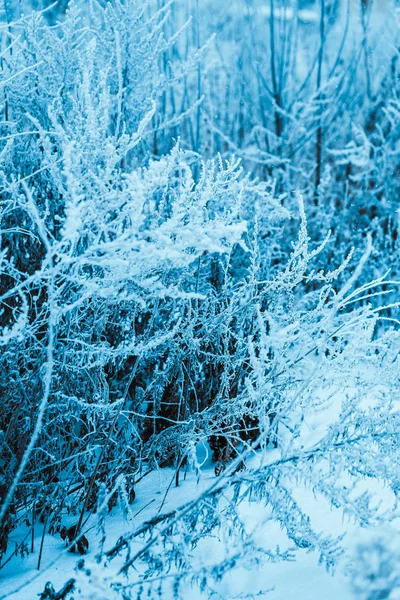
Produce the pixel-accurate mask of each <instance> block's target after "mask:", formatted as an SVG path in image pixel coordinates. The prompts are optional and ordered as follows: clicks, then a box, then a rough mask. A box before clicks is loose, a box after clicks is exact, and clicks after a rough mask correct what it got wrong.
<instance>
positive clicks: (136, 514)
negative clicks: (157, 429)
mask: <svg viewBox="0 0 400 600" xmlns="http://www.w3.org/2000/svg"><path fill="white" fill-rule="evenodd" d="M369 377H370V379H371V377H372V375H371V373H370V374H369ZM375 392H376V393H378V394H379V393H382V389H381V388H380V387H379V386H377V387H376V390H375ZM345 393H347V394H348V393H352V394H356V393H357V386H356V385H354V381H347V383H344V384H343V383H342V385H341V386H340V388H339V387H336V388H335V387H327V388H325V389H324V390H320V395H321V397H323V398H324V399H325V402H326V403H325V410H322V409H321V410H320V411H314V412H311V413H310V414H309V415H306V416H305V418H304V423H303V428H304V431H303V434H302V437H303V438H304V439H305V438H307V440H308V441H314V440H315V441H316V440H318V438H320V436H321V433H322V432H323V431H325V430H326V427H327V424H328V423H329V420H330V421H332V420H335V419H336V418H337V415H338V406H339V405H340V399H341V398H343V394H345ZM268 452H277V451H276V450H270V451H268ZM198 453H199V456H198V459H199V462H200V463H203V466H202V477H201V478H200V480H199V481H198V480H196V478H195V476H194V474H193V473H188V474H187V475H186V476H184V475H182V477H181V483H180V486H179V488H176V487H175V486H174V478H175V472H174V470H173V469H170V468H165V469H162V470H158V471H153V472H151V473H150V474H148V475H147V476H145V477H144V478H143V479H142V480H141V481H140V482H139V483H138V484H137V486H136V500H135V502H134V503H133V504H132V505H131V510H132V514H131V515H130V517H128V518H129V520H130V523H127V521H126V520H125V519H124V517H123V515H122V514H121V511H119V510H118V508H115V509H114V510H113V512H112V513H111V514H110V515H109V517H108V519H107V521H106V531H107V538H106V539H107V542H106V546H105V548H106V549H107V548H109V547H111V546H112V545H113V544H114V543H115V542H116V541H117V539H118V538H119V536H120V535H121V534H122V533H126V532H127V531H129V530H130V529H136V528H137V527H138V526H139V525H140V524H141V523H142V522H144V521H146V520H148V519H150V518H151V517H153V516H154V515H156V514H157V512H158V511H160V512H161V513H163V512H168V511H170V510H171V509H174V508H176V507H178V506H180V505H182V504H185V503H186V502H187V501H189V500H191V499H193V498H194V497H196V496H197V495H198V494H199V493H200V492H202V491H203V490H204V489H206V488H207V487H208V486H210V484H211V483H212V482H213V481H214V479H215V475H214V470H213V465H212V464H211V460H210V453H208V457H207V454H206V453H205V451H204V448H199V449H198ZM365 489H368V491H371V489H372V488H371V483H370V482H368V483H365ZM373 489H374V490H375V491H376V494H377V497H378V499H379V500H380V501H381V502H382V509H384V508H385V507H388V506H390V505H391V504H392V500H393V498H392V496H391V493H390V492H389V491H387V490H384V489H382V488H381V487H379V485H377V484H374V486H373ZM295 498H296V500H297V502H298V503H299V505H300V506H301V507H302V508H303V509H304V510H305V512H307V514H309V515H310V517H311V520H312V525H313V526H314V527H315V529H316V531H320V532H324V533H325V532H326V533H329V534H331V535H333V536H335V535H340V534H341V533H343V532H346V538H345V542H344V548H345V554H344V556H343V557H342V559H341V560H340V562H339V564H338V567H337V569H336V571H335V573H334V575H333V576H332V575H331V574H329V573H327V572H326V571H325V569H324V567H323V566H321V565H319V564H318V556H317V555H316V553H308V552H307V551H306V550H298V551H297V553H296V557H295V560H293V561H285V562H279V563H268V562H264V563H263V564H262V565H261V566H254V568H251V569H248V570H247V571H246V570H245V569H244V568H242V567H237V568H235V569H233V571H232V572H230V573H229V574H228V575H227V576H225V577H224V579H223V580H222V581H221V582H220V583H218V584H216V588H215V589H216V590H217V591H218V593H219V594H220V596H221V597H222V598H226V599H228V598H231V597H232V598H233V597H235V596H238V595H240V594H242V593H251V592H253V593H257V592H258V591H259V590H266V592H265V593H264V594H263V595H261V596H259V597H260V598H268V599H270V600H291V599H293V600H338V599H340V600H350V599H352V598H354V596H353V595H352V592H351V587H350V581H349V578H348V576H347V575H346V570H347V569H348V566H349V564H350V562H351V552H352V547H353V546H354V545H355V543H357V541H358V540H359V539H362V536H363V531H361V529H360V528H359V527H357V526H355V525H354V524H353V523H352V522H350V521H349V520H348V519H344V518H343V515H342V513H341V512H340V511H339V510H338V509H334V508H332V507H331V506H330V505H329V503H328V501H327V500H326V499H325V498H323V497H321V496H319V497H315V496H314V495H313V493H312V491H311V490H308V489H305V488H304V487H302V486H299V487H298V488H297V489H296V490H295ZM240 510H241V515H242V516H243V517H244V521H245V523H246V526H247V527H248V530H249V531H253V532H254V534H255V537H256V539H257V542H258V543H259V544H260V545H261V546H265V547H268V548H270V549H275V547H276V546H279V547H280V549H281V550H284V549H286V548H289V547H293V543H292V542H291V541H290V540H289V539H288V538H287V537H286V534H285V533H284V532H283V531H282V530H281V529H280V527H279V524H277V523H276V522H275V521H272V520H270V519H269V513H268V509H266V508H265V507H263V506H261V505H260V504H258V503H257V502H255V501H250V502H246V503H243V504H242V505H241V509H240ZM75 521H76V517H75V518H74V517H69V518H68V520H67V524H72V523H74V522H75ZM96 523H97V521H96V516H93V517H91V519H90V520H89V521H88V523H87V524H86V526H85V531H87V537H88V539H89V542H90V551H89V553H88V555H87V557H86V558H85V560H86V561H89V562H90V561H92V560H93V563H94V557H95V555H96V553H97V549H98V541H99V537H98V535H97V533H96ZM35 534H36V535H35V551H34V553H33V554H30V555H28V557H27V558H25V559H22V558H20V557H18V558H14V559H13V560H12V561H10V562H9V563H8V564H6V565H5V566H4V568H3V569H2V570H0V600H6V599H7V600H8V598H10V599H12V600H32V599H33V598H36V597H37V594H39V593H40V592H41V591H43V589H44V586H45V584H46V582H47V581H51V582H52V584H53V585H54V587H55V589H56V590H58V589H60V588H61V587H62V586H63V585H64V584H65V582H66V581H67V580H68V579H69V578H71V577H74V575H75V572H74V568H75V565H76V562H77V555H74V554H71V553H68V552H67V551H66V550H65V544H64V542H63V541H62V540H61V538H60V537H59V536H50V535H46V536H45V538H44V546H43V556H42V564H41V569H40V571H38V570H37V560H38V554H39V548H40V542H41V535H42V529H41V528H40V527H39V526H38V527H37V529H36V532H35ZM21 535H22V533H21V532H18V531H17V532H15V534H14V535H13V536H12V539H11V540H10V549H12V541H16V540H17V539H21ZM218 535H221V537H223V533H222V534H217V535H216V536H214V537H212V538H207V539H206V540H203V541H202V542H201V543H200V544H199V546H198V548H197V550H196V553H195V561H197V565H199V566H200V565H201V564H210V563H213V562H217V561H218V560H220V559H221V558H222V557H223V555H224V551H223V548H224V541H225V543H226V542H228V544H229V540H223V539H218ZM121 560H122V558H121V559H115V560H113V561H112V562H111V563H110V566H109V567H107V572H108V571H110V572H109V574H110V575H111V574H112V573H115V572H116V571H117V570H118V568H119V566H120V565H121ZM97 568H98V567H97ZM187 593H188V597H190V599H191V600H201V599H204V598H205V595H204V594H201V593H200V592H199V591H197V590H196V591H194V590H188V592H187ZM107 600H108V597H107ZM110 600H111V599H110Z"/></svg>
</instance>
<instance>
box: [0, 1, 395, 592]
mask: <svg viewBox="0 0 400 600" xmlns="http://www.w3.org/2000/svg"><path fill="white" fill-rule="evenodd" d="M29 4H30V5H31V7H33V8H43V4H44V3H38V2H32V3H29V2H26V3H25V5H26V7H27V8H28V5H29ZM39 4H40V7H39ZM66 4H67V3H62V4H61V5H59V6H58V8H59V9H60V10H59V11H58V12H57V7H53V8H52V12H51V14H50V13H49V14H47V16H46V14H38V13H36V12H33V13H31V14H27V15H26V16H22V11H18V14H14V13H13V14H11V13H12V11H11V12H10V11H9V10H8V11H7V10H6V18H7V21H8V23H5V24H4V26H3V32H4V38H3V39H4V47H3V49H2V54H1V57H0V71H1V80H0V81H1V90H2V100H1V102H2V104H1V110H2V114H3V118H2V120H1V122H0V144H1V147H0V187H1V200H0V211H1V212H0V277H1V284H0V303H1V306H0V344H1V349H2V352H1V355H0V395H1V401H2V402H1V405H0V499H1V507H0V524H1V529H0V532H1V533H0V558H2V559H3V563H2V564H3V565H4V563H6V562H7V561H9V560H11V559H12V558H13V557H14V556H15V555H16V554H19V555H21V556H24V555H26V554H27V553H28V552H29V548H28V545H27V542H26V540H27V536H28V535H29V533H30V532H32V531H34V527H35V522H36V521H38V520H39V521H41V522H42V523H43V524H44V531H45V532H46V531H48V532H49V533H53V534H57V533H59V532H60V531H64V529H62V525H63V520H64V519H65V516H66V515H75V516H76V520H77V522H76V524H75V525H74V526H73V527H72V530H73V531H74V533H71V535H67V533H66V532H65V531H64V533H65V535H64V538H65V539H67V540H68V542H70V545H71V546H74V537H76V536H77V535H79V534H80V532H81V531H83V529H84V522H85V520H86V519H87V518H90V516H91V514H92V513H93V512H95V511H98V517H97V518H98V524H99V531H101V532H102V537H101V543H100V549H99V552H98V555H97V558H96V560H97V563H96V564H94V565H92V566H90V565H89V566H88V565H87V564H84V565H81V568H80V569H79V573H78V574H77V575H76V579H77V583H76V586H77V588H79V589H81V592H79V589H78V592H77V593H81V595H82V597H87V589H88V588H87V585H89V586H91V588H92V589H91V592H90V593H91V594H92V596H93V597H94V598H95V597H99V598H100V597H104V596H106V597H107V594H111V591H110V589H112V590H113V592H112V593H114V595H116V596H117V597H118V596H119V597H122V598H129V597H138V598H140V597H141V595H142V594H148V597H149V598H151V597H159V596H161V595H162V594H168V593H170V592H171V589H172V592H173V594H174V595H175V597H177V598H179V597H182V596H183V597H184V593H185V592H184V588H183V587H182V586H183V585H184V582H190V583H192V584H196V585H198V587H199V588H200V589H201V590H205V591H206V592H207V593H208V594H212V593H214V592H215V590H214V589H213V582H217V581H220V580H221V579H222V578H223V577H224V576H225V574H227V573H228V572H229V571H230V570H231V569H232V568H234V566H235V565H237V564H241V563H243V562H246V561H248V562H251V561H253V560H254V561H259V560H260V557H262V556H263V557H264V558H266V559H269V560H271V561H280V560H289V559H291V558H292V556H293V554H294V552H296V551H302V550H306V551H315V552H317V553H318V554H319V558H320V561H321V562H322V563H324V564H325V565H326V567H327V568H328V569H332V568H333V567H334V565H335V563H336V560H337V557H338V555H339V554H340V553H341V544H340V542H341V540H340V539H335V538H333V537H332V538H331V537H330V536H329V535H326V534H321V533H319V531H318V530H317V528H316V527H314V525H313V523H312V518H311V515H310V514H309V513H308V511H307V509H306V508H304V507H303V506H301V503H300V502H298V500H297V498H296V489H295V488H296V485H303V486H305V487H307V488H308V489H310V490H311V491H312V492H313V493H314V494H315V495H316V496H318V497H323V498H325V499H326V500H327V501H328V502H329V503H331V505H332V506H334V507H336V508H338V509H340V510H341V511H343V512H344V513H346V514H347V515H349V516H350V517H351V518H352V519H354V520H355V521H358V522H360V523H361V524H369V525H373V524H375V523H376V522H381V521H382V519H383V518H384V519H386V520H387V521H389V520H390V519H391V518H392V516H393V515H392V514H387V515H385V516H384V517H382V515H381V514H380V513H379V511H378V510H377V509H376V507H374V506H373V505H372V501H371V497H370V495H369V494H368V493H365V492H364V490H363V489H362V481H363V479H364V478H366V477H368V478H370V479H371V480H374V481H376V482H379V483H384V484H385V485H386V486H387V488H388V489H390V490H391V491H392V493H393V494H394V495H396V494H397V493H398V489H397V487H398V477H397V472H398V468H399V453H398V443H397V442H398V431H399V422H398V411H397V407H396V404H395V402H396V386H398V381H399V360H398V344H399V337H398V333H397V332H396V331H395V330H394V329H393V325H398V319H397V316H396V312H395V311H396V310H397V308H398V301H397V297H398V296H397V295H398V291H397V290H398V281H397V278H396V275H395V273H394V274H389V273H388V272H387V269H388V267H389V266H392V267H394V269H393V270H394V271H395V269H396V268H397V264H398V262H397V261H398V258H397V257H396V255H395V251H396V249H397V243H398V242H397V226H398V224H397V221H396V219H395V217H396V218H397V213H396V214H395V208H394V204H395V200H396V198H397V195H398V194H397V187H396V186H397V182H396V181H395V178H394V177H393V178H392V179H393V181H391V180H390V181H388V180H389V175H392V174H393V173H396V172H397V171H396V170H397V169H398V166H397V158H398V156H397V141H396V135H397V124H396V116H397V111H398V102H397V91H396V90H397V87H396V86H397V83H398V82H397V79H398V77H397V67H396V61H392V63H391V60H390V58H391V57H389V58H388V57H387V56H385V60H384V61H383V62H384V68H386V69H388V68H389V67H388V65H391V69H392V70H391V71H390V75H388V73H389V71H388V70H386V73H385V74H384V75H382V72H381V71H379V70H378V69H377V67H376V65H375V63H374V61H372V60H368V56H369V55H368V52H367V50H368V44H369V43H370V40H371V38H370V32H369V31H368V30H367V28H366V22H363V21H362V22H361V30H363V37H362V40H361V43H358V44H356V45H355V46H353V45H352V44H350V43H349V41H350V40H353V41H354V39H355V37H356V36H355V32H357V31H360V28H359V26H360V23H358V22H357V24H355V25H354V28H353V22H351V23H349V22H347V21H346V20H345V22H344V23H343V22H342V21H340V19H339V21H335V14H334V11H331V10H330V8H332V6H331V3H329V2H326V3H325V2H322V3H321V7H320V10H319V11H317V12H316V13H315V14H316V19H314V21H312V22H311V23H308V25H307V27H308V29H307V30H303V29H302V27H303V25H301V23H302V19H303V17H304V15H303V16H302V15H301V14H300V12H296V11H294V10H291V12H290V11H289V10H288V11H286V8H287V9H289V8H290V7H286V8H285V7H284V6H283V4H284V2H283V0H282V2H280V1H278V0H276V2H273V1H272V0H271V2H270V6H269V12H268V11H267V12H265V11H264V12H263V11H261V8H262V7H261V5H259V4H258V3H257V2H256V1H255V0H254V1H249V2H247V3H246V5H247V8H246V10H247V13H246V15H243V14H242V13H240V12H239V11H237V12H235V9H236V8H238V3H235V2H233V3H230V5H229V6H228V7H227V5H226V3H223V4H222V3H221V4H218V8H219V10H221V11H222V13H223V14H224V11H228V12H229V15H230V16H229V19H227V18H226V17H221V19H222V22H221V23H220V25H221V26H220V31H218V32H217V33H218V34H219V37H218V36H217V39H216V40H215V41H213V40H212V39H210V34H211V33H212V31H211V29H210V20H209V17H207V14H208V13H207V10H209V8H210V7H209V3H208V2H205V3H204V4H201V3H200V2H193V3H185V2H183V1H181V0H176V3H175V4H170V3H167V2H162V1H160V2H152V1H150V2H145V3H142V2H140V1H139V0H126V1H122V0H112V1H104V2H100V1H95V0H93V1H92V2H88V3H86V2H79V1H75V2H72V1H71V2H69V3H68V5H69V8H68V10H67V11H64V8H65V6H66ZM155 5H157V7H156V6H155ZM21 6H22V5H21ZM7 7H8V8H10V6H9V4H8V5H7V6H6V9H7ZM283 8H285V10H283ZM291 8H292V9H293V7H291ZM314 8H315V7H314ZM257 11H259V12H258V13H257ZM28 12H29V11H28ZM64 12H65V14H64ZM314 12H315V11H314ZM190 13H192V14H190ZM213 14H214V13H213ZM255 14H258V15H259V21H255V20H254V18H253V17H254V15H255ZM363 14H364V13H363ZM240 15H242V16H240ZM290 15H291V16H290ZM189 17H192V22H191V23H190V22H189ZM289 17H290V18H289ZM364 17H365V15H364ZM12 19H17V20H16V21H15V22H12ZM57 19H59V21H57ZM224 19H225V20H224ZM238 19H240V20H238ZM49 23H51V25H50V24H49ZM338 23H341V25H340V27H342V30H341V36H342V37H339V40H340V42H339V46H338V45H337V44H336V42H335V43H334V41H333V40H335V39H337V38H335V31H337V30H335V29H334V28H335V27H339V24H338ZM243 24H244V25H245V27H244V29H246V28H248V30H246V32H245V33H246V35H245V36H244V40H245V43H243V44H242V33H243V27H242V26H241V27H240V28H238V25H243ZM266 24H267V25H268V27H267V30H268V34H267V35H266V36H265V35H264V34H265V31H266V29H265V25H266ZM278 26H279V27H278ZM363 26H365V27H364V29H363ZM340 27H339V29H340ZM343 27H344V28H343ZM349 31H350V33H349ZM307 32H308V33H307ZM239 33H240V45H239ZM371 35H372V34H371ZM299 40H301V41H302V42H305V41H306V40H308V42H307V44H305V49H304V52H305V56H304V57H303V58H302V59H301V60H300V59H299V57H298V55H297V51H298V48H299V46H300V42H299ZM292 42H293V44H292ZM232 48H233V49H234V50H235V51H234V52H233V53H230V50H232ZM360 57H364V58H365V60H364V61H362V60H361V58H360ZM299 63H300V64H299ZM374 65H375V66H374ZM267 73H268V75H267ZM372 74H373V75H374V76H373V77H372ZM385 77H386V79H385ZM380 83H382V90H381V96H380V98H379V99H378V98H375V97H374V94H375V93H376V91H375V90H376V89H377V88H378V84H380ZM392 84H393V85H392ZM354 86H359V87H358V88H357V90H360V89H362V90H363V92H361V93H360V92H359V91H358V92H357V93H355V94H354V96H352V92H353V89H354ZM350 98H352V101H351V102H350V101H349V99H350ZM360 109H361V110H360ZM358 112H360V114H358ZM356 115H357V118H356ZM366 115H367V116H366ZM368 115H369V116H368ZM339 123H340V127H339ZM351 124H352V125H353V127H351V126H350V125H351ZM232 151H234V153H235V154H236V155H237V156H238V157H239V159H237V158H232ZM255 175H257V176H258V177H259V179H256V178H255V177H254V176H255ZM378 201H379V202H380V205H379V211H378V210H377V205H376V202H378ZM364 202H365V206H364V205H363V203H364ZM373 207H375V208H373ZM378 213H379V214H378ZM378 217H379V218H378ZM329 229H330V232H331V233H329V232H328V230H329ZM354 243H355V245H356V249H355V250H351V246H353V245H354ZM389 252H390V256H389V257H388V253H389ZM389 263H390V264H389ZM371 265H372V266H371ZM371 273H372V274H373V278H372V279H371ZM382 323H384V324H385V328H384V331H381V330H380V326H381V324H382ZM382 329H383V328H382ZM378 334H379V337H378ZM369 371H370V372H372V373H373V377H374V386H373V387H374V394H373V395H370V391H369V387H370V381H371V380H370V373H369ZM345 380H347V381H348V382H352V383H354V387H356V388H357V394H347V391H346V393H345V394H344V395H343V397H341V398H340V399H339V400H337V401H336V404H335V406H334V407H333V408H332V407H331V406H330V401H331V397H330V395H329V393H328V397H326V396H327V394H326V391H327V390H328V391H329V390H331V389H335V390H337V389H339V390H341V389H343V385H344V384H343V381H345ZM346 389H347V388H346ZM332 395H333V393H332ZM331 408H332V411H333V413H334V414H333V416H332V415H330V417H329V423H325V424H321V423H318V416H319V415H321V414H325V415H326V414H327V413H329V409H331ZM329 414H330V413H329ZM307 431H308V434H307ZM310 432H311V433H310ZM199 448H203V449H204V448H205V449H206V452H208V453H210V454H212V458H213V461H214V462H215V463H216V464H215V473H216V474H217V475H219V477H218V478H217V479H212V481H211V483H210V482H208V483H206V484H205V485H204V487H203V489H202V491H201V492H200V493H196V494H195V497H194V498H193V499H192V500H189V501H188V502H186V503H184V504H183V505H181V506H178V507H177V508H176V509H174V510H172V511H171V512H168V513H164V512H162V508H163V505H164V502H162V504H161V507H160V508H159V512H158V514H157V515H155V516H154V518H153V519H151V520H150V521H147V522H145V523H144V524H140V525H139V526H137V527H136V526H135V527H134V528H132V529H131V530H129V531H128V530H127V531H123V532H121V537H120V539H119V540H118V541H117V542H116V543H115V544H109V543H108V539H107V535H106V533H105V532H106V516H105V512H106V510H105V509H106V508H107V507H108V508H112V506H113V505H115V502H116V501H117V496H118V497H119V500H120V504H121V506H122V507H123V508H125V509H126V512H127V513H129V510H130V509H129V506H128V504H129V503H130V502H132V501H133V500H134V497H135V493H137V480H138V478H141V477H144V476H145V475H147V474H148V473H150V472H152V471H153V470H155V469H159V468H162V467H165V466H172V467H173V468H174V473H173V483H175V485H176V486H178V485H179V484H180V482H181V479H180V474H181V472H182V470H183V469H185V471H188V470H192V471H194V472H195V473H196V475H197V476H198V477H199V478H201V474H202V468H201V467H202V465H201V464H200V463H201V461H199V458H198V451H199ZM171 485H172V483H171ZM253 500H257V501H259V502H262V503H263V504H264V505H265V507H266V511H267V517H266V521H267V522H275V523H279V525H280V526H281V528H282V529H283V531H284V532H285V534H286V537H287V538H288V540H289V541H290V547H289V548H287V549H282V550H281V549H276V548H274V547H270V546H268V544H267V545H262V544H260V540H259V539H257V537H256V536H253V534H252V533H249V532H248V530H247V528H246V524H245V522H244V520H243V518H242V514H241V511H242V509H243V507H244V506H246V503H248V502H250V501H253ZM18 527H20V529H24V528H25V529H26V534H25V533H24V534H23V536H22V538H21V539H22V541H18V542H17V543H16V546H15V548H12V549H11V550H10V541H9V538H10V534H11V533H12V532H15V530H16V529H17V528H18ZM127 529H128V527H127ZM253 533H254V532H253ZM217 534H219V535H221V537H224V536H228V537H229V540H230V543H229V544H228V545H227V546H226V548H224V555H223V558H222V559H221V560H220V562H218V563H213V564H210V563H208V564H206V563H202V564H201V566H200V567H199V568H198V562H197V563H196V560H197V558H198V555H196V552H201V549H202V544H204V540H205V538H206V537H207V536H209V535H217ZM24 536H25V537H24ZM43 539H44V538H43ZM138 541H139V543H138ZM76 546H78V542H77V543H76ZM196 548H198V550H196ZM83 549H84V548H83ZM192 553H193V556H192ZM117 557H118V558H117ZM193 557H194V558H193ZM114 561H116V562H117V561H119V563H118V564H119V567H118V568H119V574H118V575H115V569H114V568H113V564H114ZM109 563H111V565H110V569H108V568H107V567H108V565H109ZM99 564H100V565H103V566H104V576H103V574H102V572H101V569H100V567H99V566H98V565H99ZM125 575H129V577H130V579H128V580H127V579H126V578H125ZM85 582H86V583H85ZM360 585H361V584H360ZM79 586H81V588H80V587H79ZM85 586H86V587H85ZM96 586H97V587H96ZM97 588H98V590H99V591H98V593H97V591H96V590H97ZM49 590H50V591H49V594H50V593H52V592H51V588H50V587H49ZM85 594H86V596H85ZM96 594H97V596H96ZM135 594H136V596H135Z"/></svg>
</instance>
